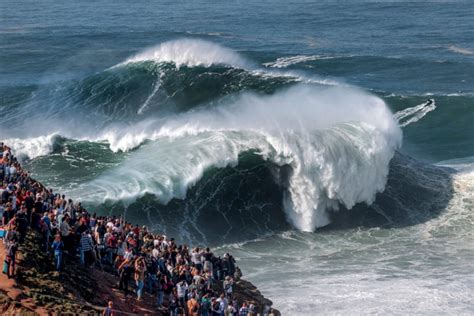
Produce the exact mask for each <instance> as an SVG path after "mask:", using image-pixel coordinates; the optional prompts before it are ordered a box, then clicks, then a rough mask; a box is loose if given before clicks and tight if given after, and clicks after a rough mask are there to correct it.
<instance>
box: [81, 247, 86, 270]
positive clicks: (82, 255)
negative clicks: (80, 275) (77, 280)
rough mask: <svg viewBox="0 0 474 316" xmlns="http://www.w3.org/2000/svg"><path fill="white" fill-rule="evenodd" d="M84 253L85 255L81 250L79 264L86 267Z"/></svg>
mask: <svg viewBox="0 0 474 316" xmlns="http://www.w3.org/2000/svg"><path fill="white" fill-rule="evenodd" d="M84 253H85V251H84V250H82V249H81V264H82V265H83V266H85V265H86V261H85V255H84Z"/></svg>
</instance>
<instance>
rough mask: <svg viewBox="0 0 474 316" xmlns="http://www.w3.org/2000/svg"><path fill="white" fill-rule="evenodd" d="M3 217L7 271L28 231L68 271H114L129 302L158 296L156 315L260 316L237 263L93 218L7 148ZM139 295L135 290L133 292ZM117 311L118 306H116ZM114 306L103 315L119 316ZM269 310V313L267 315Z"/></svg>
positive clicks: (0, 169) (2, 164)
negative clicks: (241, 290) (238, 290)
mask: <svg viewBox="0 0 474 316" xmlns="http://www.w3.org/2000/svg"><path fill="white" fill-rule="evenodd" d="M0 183H1V184H2V185H1V186H0V196H1V199H0V213H1V216H2V226H3V231H4V232H5V233H6V234H5V236H4V244H5V247H6V257H5V260H4V265H3V272H4V273H6V274H7V275H8V277H13V276H14V273H15V261H16V252H17V250H18V245H19V244H21V243H23V241H24V240H25V236H26V234H27V232H28V230H35V231H36V232H37V235H38V236H40V238H39V241H38V242H39V243H40V245H41V249H42V250H43V251H44V252H45V253H46V254H48V255H50V256H51V258H52V259H53V262H54V269H56V270H57V271H58V272H59V273H61V272H62V271H63V269H64V264H65V260H64V256H69V257H71V258H77V259H76V260H72V261H68V262H69V264H72V263H71V262H73V264H74V265H82V266H84V267H86V268H90V269H93V268H97V269H102V270H106V271H109V272H111V273H113V274H115V275H116V277H117V287H118V289H119V290H120V291H122V292H123V295H124V296H125V297H127V296H128V297H130V296H133V297H135V299H136V300H137V301H141V300H143V299H144V292H145V291H146V292H147V293H148V295H147V296H146V297H147V299H150V297H153V299H154V300H155V306H156V309H157V310H159V311H161V312H162V313H164V314H169V315H192V316H197V315H202V316H207V315H215V316H217V315H219V316H224V315H225V316H232V315H239V316H247V315H256V306H255V305H254V304H251V303H248V302H241V304H239V303H238V302H237V300H236V299H235V297H234V293H233V290H234V286H235V285H234V280H235V279H237V280H238V279H239V278H240V270H239V269H238V267H236V264H235V259H234V258H233V257H232V255H230V254H228V253H226V254H224V255H223V256H222V257H219V256H216V255H214V253H213V252H212V251H211V249H209V248H201V247H193V248H190V247H188V246H186V245H178V244H177V243H176V242H175V240H174V238H168V237H167V236H165V235H163V234H157V233H154V232H151V231H150V230H148V229H147V227H146V226H142V227H139V226H138V225H132V224H131V223H128V222H127V221H125V220H124V219H123V218H121V217H116V216H99V215H96V214H91V213H89V212H88V211H87V210H86V209H85V208H84V207H83V206H82V204H81V203H80V202H79V203H75V202H74V201H73V200H71V199H68V198H66V196H64V195H61V194H58V193H55V192H53V190H52V189H47V188H46V187H44V186H43V185H42V184H41V183H40V182H37V181H35V180H34V179H32V178H31V177H30V176H29V174H28V172H26V171H25V170H23V169H22V167H21V165H20V163H19V162H18V161H17V159H16V158H15V157H14V156H13V154H12V151H11V149H10V148H9V147H8V146H6V145H4V144H3V143H0ZM132 289H133V292H132ZM111 305H113V304H111ZM111 305H109V306H108V307H107V308H106V309H105V310H104V315H113V313H114V310H113V309H112V308H111V307H110V306H111ZM269 312H270V309H269V308H267V309H266V311H265V312H264V314H268V313H269Z"/></svg>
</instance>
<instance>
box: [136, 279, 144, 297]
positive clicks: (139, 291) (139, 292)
mask: <svg viewBox="0 0 474 316" xmlns="http://www.w3.org/2000/svg"><path fill="white" fill-rule="evenodd" d="M136 284H137V298H138V299H141V298H142V291H143V281H142V280H137V281H136Z"/></svg>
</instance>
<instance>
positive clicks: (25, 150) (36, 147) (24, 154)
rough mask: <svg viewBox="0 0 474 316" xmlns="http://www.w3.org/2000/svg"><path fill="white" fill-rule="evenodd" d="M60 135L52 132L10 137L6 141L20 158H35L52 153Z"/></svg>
mask: <svg viewBox="0 0 474 316" xmlns="http://www.w3.org/2000/svg"><path fill="white" fill-rule="evenodd" d="M58 137H59V134H58V133H52V134H49V135H45V136H38V137H31V138H23V139H20V138H9V139H5V140H4V143H5V144H7V145H8V146H10V147H11V148H12V150H13V153H14V155H15V156H16V157H17V158H18V159H25V158H30V159H33V158H36V157H39V156H45V155H48V154H50V153H51V152H52V151H53V145H54V142H55V141H56V139H57V138H58Z"/></svg>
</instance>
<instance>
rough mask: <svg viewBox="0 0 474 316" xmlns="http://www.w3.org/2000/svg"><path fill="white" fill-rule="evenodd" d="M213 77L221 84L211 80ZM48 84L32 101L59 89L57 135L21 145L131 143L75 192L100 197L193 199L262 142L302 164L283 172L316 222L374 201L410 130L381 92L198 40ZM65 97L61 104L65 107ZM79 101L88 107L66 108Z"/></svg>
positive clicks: (289, 202) (289, 190)
mask: <svg viewBox="0 0 474 316" xmlns="http://www.w3.org/2000/svg"><path fill="white" fill-rule="evenodd" d="M221 77H222V80H221V79H220V78H221ZM209 82H212V84H217V86H216V87H212V88H210V89H206V83H209ZM216 82H217V83H216ZM298 82H299V83H298ZM194 86H198V87H197V90H195V91H194V92H190V91H189V89H191V90H192V89H196V88H195V87H194ZM190 87H191V88H190ZM48 89H49V90H48ZM249 90H250V91H253V93H252V92H248V91H249ZM144 91H146V93H143V92H144ZM203 91H210V92H209V93H202V92H203ZM203 94H204V96H203ZM39 95H40V98H39V99H33V100H32V101H31V102H30V104H28V106H26V107H25V109H29V108H30V107H31V106H32V105H33V104H36V102H38V101H41V102H43V101H44V98H46V99H48V98H52V99H51V101H54V102H49V103H48V106H49V107H50V108H49V109H47V110H46V111H43V113H44V114H45V119H44V125H43V126H42V127H40V129H43V130H44V132H45V133H46V135H47V136H43V137H40V138H33V139H29V140H28V142H29V145H26V144H25V141H12V144H13V146H14V148H15V149H17V150H18V151H19V152H21V153H25V154H27V155H29V156H30V158H34V157H37V156H38V155H44V154H45V153H46V152H45V151H47V150H53V147H54V146H53V145H52V143H54V142H55V141H57V140H58V139H59V140H60V141H61V139H63V138H64V139H70V140H76V141H81V142H91V143H98V144H102V143H103V142H105V143H106V144H108V146H109V148H110V150H111V151H112V152H115V153H116V154H117V155H119V156H120V155H121V156H122V157H125V156H124V154H123V153H127V154H126V158H124V159H123V161H121V163H118V164H117V165H114V166H113V167H112V168H110V170H106V171H104V172H101V173H100V175H98V176H97V177H96V178H94V179H92V180H90V181H86V182H84V183H79V184H78V186H77V187H76V188H73V189H71V191H69V192H67V193H68V194H70V195H72V196H74V197H76V198H81V199H82V200H83V201H85V202H90V203H94V204H96V203H102V202H106V201H125V202H126V203H131V202H133V201H135V200H136V199H137V198H140V197H143V196H144V195H145V194H151V195H153V196H155V197H156V199H157V200H158V201H159V202H160V203H162V204H167V203H169V202H170V201H171V200H172V199H175V198H178V199H184V198H186V192H187V191H188V190H189V188H190V187H192V186H193V185H195V184H196V183H197V182H198V181H199V180H200V179H201V178H202V176H203V174H204V173H205V172H206V170H209V169H212V168H224V167H228V166H230V167H235V166H236V165H237V164H238V163H239V157H240V156H241V155H242V154H244V153H247V152H252V153H254V154H256V155H259V156H261V157H262V158H263V159H264V160H265V161H269V162H271V163H272V164H274V165H275V166H280V167H283V166H288V167H289V168H290V169H291V172H288V173H287V174H286V175H285V176H284V177H281V176H277V177H276V179H275V181H276V182H277V183H279V185H281V186H282V187H284V188H285V190H284V192H283V198H282V199H283V203H282V204H283V208H284V210H285V214H286V217H287V219H288V220H289V222H290V223H291V224H292V225H293V226H294V227H296V228H297V229H299V230H303V231H313V230H314V229H315V228H317V227H322V226H325V225H327V224H328V223H329V216H328V214H327V212H328V211H330V210H337V209H338V208H339V206H340V205H342V206H344V207H345V208H349V209H350V208H351V207H353V206H354V205H355V204H356V203H359V202H365V203H367V204H370V203H372V202H373V201H374V198H375V195H376V193H377V192H381V191H383V189H384V186H385V182H386V178H387V174H388V170H389V162H390V160H391V158H392V157H393V154H394V152H395V150H396V149H397V148H399V146H400V145H401V137H402V136H401V130H400V128H399V127H398V124H397V122H396V120H395V119H394V118H393V116H392V114H391V112H390V111H389V110H388V108H387V106H386V105H385V104H384V102H383V101H382V100H381V99H380V98H378V97H376V96H373V95H370V94H368V93H366V92H363V91H361V90H358V89H356V88H350V87H347V86H325V85H321V84H318V83H314V82H313V81H311V80H306V81H305V80H302V78H301V77H298V76H296V75H294V74H293V73H275V72H270V71H267V70H265V69H263V68H262V69H259V68H258V67H256V66H252V65H251V63H249V62H246V61H245V59H244V58H243V57H241V56H240V55H239V54H238V53H236V52H234V51H232V50H229V49H227V48H224V47H221V46H218V45H216V44H213V43H209V42H204V41H197V40H177V41H172V42H167V43H164V44H161V45H159V46H157V47H155V48H151V49H147V50H145V51H144V52H142V53H139V54H137V55H135V56H134V57H131V58H129V59H127V60H126V61H125V62H123V63H120V64H118V65H117V66H114V67H112V68H110V69H107V70H105V71H104V72H102V73H98V74H96V75H93V76H91V77H87V78H85V79H81V80H75V81H73V82H71V83H69V84H66V85H65V86H64V87H62V88H61V89H52V88H51V87H47V88H46V90H43V91H40V93H39ZM193 96H196V97H197V96H199V97H197V99H196V98H195V97H193ZM137 99H138V101H137ZM182 100H185V101H184V102H182ZM58 102H63V107H62V108H61V109H57V108H54V106H55V104H57V103H58ZM181 104H184V105H183V106H181ZM72 110H75V111H77V112H78V113H87V114H86V115H85V116H74V117H71V116H70V115H68V116H69V118H70V119H68V118H66V116H65V115H64V114H65V113H66V112H67V113H71V111H72ZM59 117H61V119H58V118H59ZM92 117H95V119H94V120H92ZM98 119H100V120H101V121H102V122H103V123H102V124H101V125H98V124H97V120H98ZM52 120H54V121H55V122H56V123H55V124H53V125H51V124H50V122H51V121H52ZM100 120H99V121H100ZM65 125H66V126H65ZM71 126H81V128H71ZM57 135H60V137H59V138H58V136H57ZM41 141H42V142H43V144H46V145H38V144H37V143H38V142H41ZM69 146H71V145H69ZM68 150H69V149H68Z"/></svg>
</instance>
